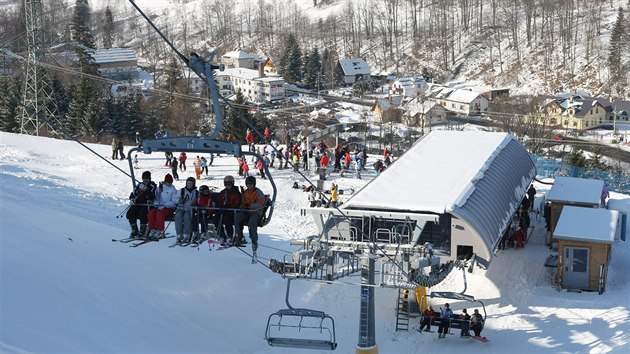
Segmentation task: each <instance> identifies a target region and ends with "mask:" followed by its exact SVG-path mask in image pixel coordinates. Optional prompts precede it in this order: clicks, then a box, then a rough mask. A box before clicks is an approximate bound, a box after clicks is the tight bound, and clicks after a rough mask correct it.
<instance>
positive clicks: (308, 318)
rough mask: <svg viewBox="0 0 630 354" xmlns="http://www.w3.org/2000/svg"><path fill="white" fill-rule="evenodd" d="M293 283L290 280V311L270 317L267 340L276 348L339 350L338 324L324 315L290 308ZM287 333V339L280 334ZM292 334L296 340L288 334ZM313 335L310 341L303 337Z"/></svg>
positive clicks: (266, 333) (288, 281) (289, 306)
mask: <svg viewBox="0 0 630 354" xmlns="http://www.w3.org/2000/svg"><path fill="white" fill-rule="evenodd" d="M290 287H291V279H290V278H288V279H287V292H286V299H285V301H286V304H287V307H288V308H286V309H281V310H278V311H276V312H275V313H272V314H271V315H269V318H268V319H267V328H266V330H265V340H267V344H269V345H270V346H272V347H287V348H300V349H320V350H335V349H336V348H337V342H336V337H335V321H334V319H333V318H332V317H330V316H329V315H327V314H326V313H324V312H323V311H317V310H310V309H304V308H293V307H292V306H291V305H290V304H289V289H290ZM281 331H283V334H284V336H279V335H277V334H276V333H277V332H281ZM287 332H291V334H292V336H288V335H287V334H286V333H287ZM299 334H301V335H304V336H306V335H309V336H310V338H305V337H300V336H299Z"/></svg>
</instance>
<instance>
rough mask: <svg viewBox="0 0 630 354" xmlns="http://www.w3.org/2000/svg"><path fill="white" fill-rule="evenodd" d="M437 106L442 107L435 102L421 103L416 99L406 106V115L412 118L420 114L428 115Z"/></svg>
mask: <svg viewBox="0 0 630 354" xmlns="http://www.w3.org/2000/svg"><path fill="white" fill-rule="evenodd" d="M435 106H439V107H442V106H440V105H438V104H437V102H435V101H424V102H420V101H419V100H417V99H414V100H412V101H411V102H409V104H408V105H407V106H406V109H407V110H406V112H405V113H406V114H407V115H408V116H410V117H413V116H415V115H416V114H418V113H422V114H427V113H429V111H431V109H432V108H433V107H435Z"/></svg>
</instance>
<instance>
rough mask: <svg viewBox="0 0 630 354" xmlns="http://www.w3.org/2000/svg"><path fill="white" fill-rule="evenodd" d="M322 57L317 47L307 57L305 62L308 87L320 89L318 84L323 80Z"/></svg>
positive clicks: (304, 79)
mask: <svg viewBox="0 0 630 354" xmlns="http://www.w3.org/2000/svg"><path fill="white" fill-rule="evenodd" d="M321 76H322V59H321V57H320V55H319V51H318V50H317V48H315V49H313V51H312V52H311V53H309V54H308V56H307V57H306V62H305V63H304V78H303V82H304V85H306V87H308V88H315V89H319V87H318V84H319V83H320V80H322V77H321Z"/></svg>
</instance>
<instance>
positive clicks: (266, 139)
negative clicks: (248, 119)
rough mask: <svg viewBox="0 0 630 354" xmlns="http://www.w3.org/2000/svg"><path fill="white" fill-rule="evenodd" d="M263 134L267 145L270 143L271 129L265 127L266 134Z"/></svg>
mask: <svg viewBox="0 0 630 354" xmlns="http://www.w3.org/2000/svg"><path fill="white" fill-rule="evenodd" d="M263 134H264V135H265V143H269V127H265V132H264V133H263Z"/></svg>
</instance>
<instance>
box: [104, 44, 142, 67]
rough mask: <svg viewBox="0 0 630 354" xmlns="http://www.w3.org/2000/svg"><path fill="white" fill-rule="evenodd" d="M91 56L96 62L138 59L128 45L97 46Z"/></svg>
mask: <svg viewBox="0 0 630 354" xmlns="http://www.w3.org/2000/svg"><path fill="white" fill-rule="evenodd" d="M93 57H94V62H95V63H96V64H105V63H118V62H124V61H138V57H136V53H135V52H134V51H133V48H128V47H121V48H98V49H96V50H95V51H94V55H93Z"/></svg>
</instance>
